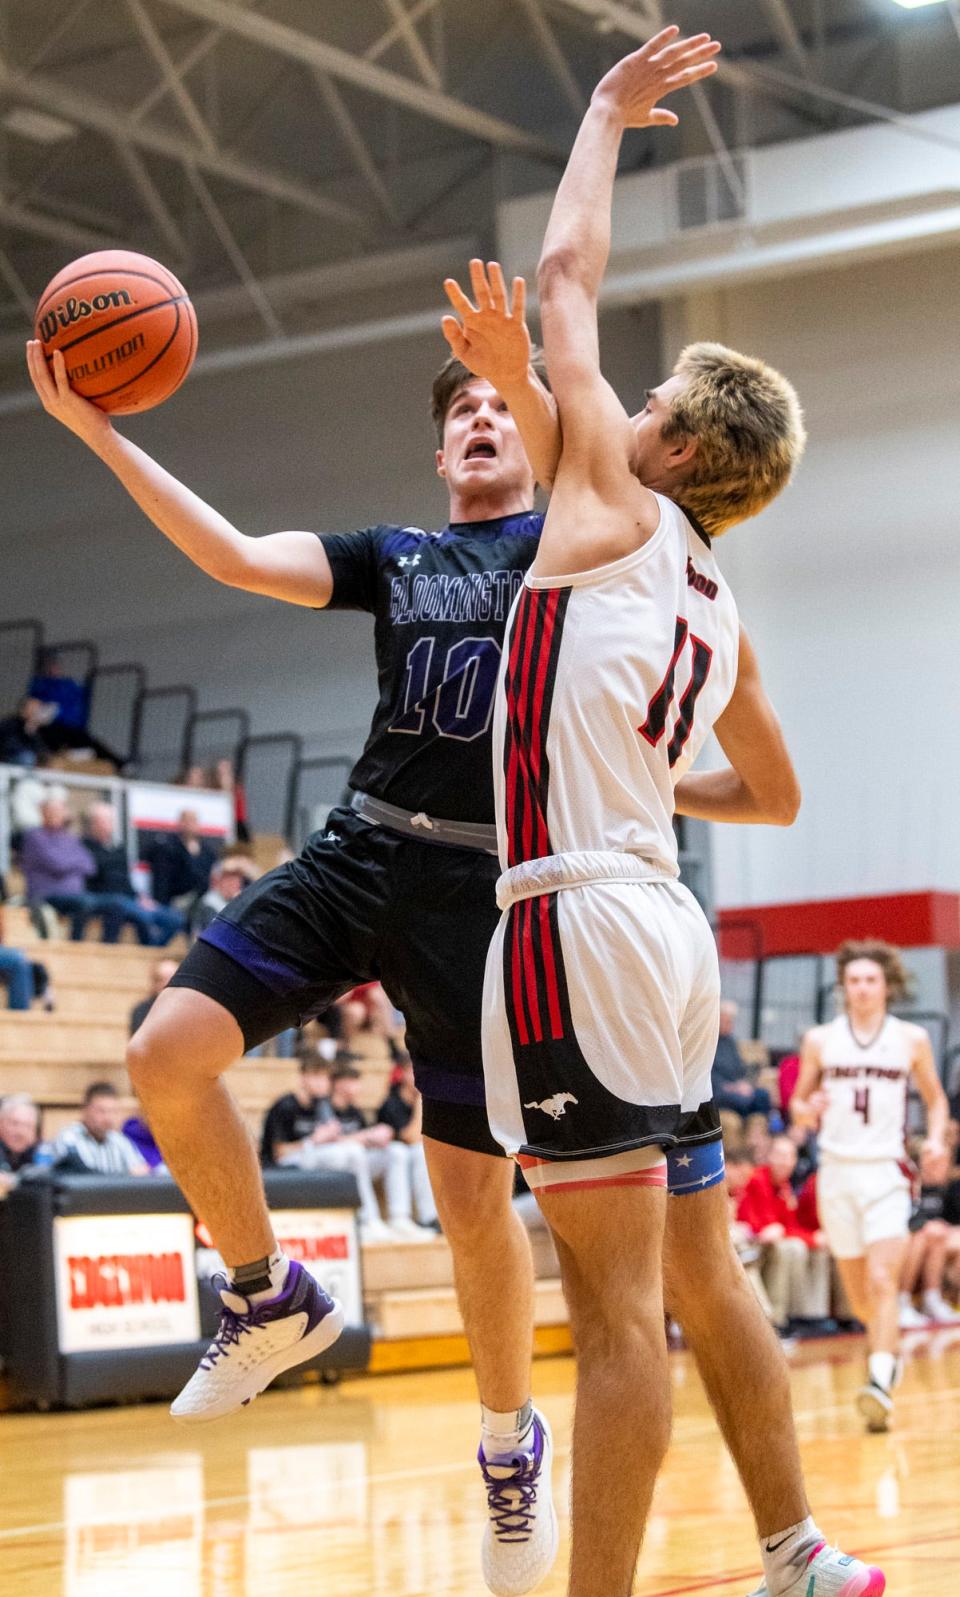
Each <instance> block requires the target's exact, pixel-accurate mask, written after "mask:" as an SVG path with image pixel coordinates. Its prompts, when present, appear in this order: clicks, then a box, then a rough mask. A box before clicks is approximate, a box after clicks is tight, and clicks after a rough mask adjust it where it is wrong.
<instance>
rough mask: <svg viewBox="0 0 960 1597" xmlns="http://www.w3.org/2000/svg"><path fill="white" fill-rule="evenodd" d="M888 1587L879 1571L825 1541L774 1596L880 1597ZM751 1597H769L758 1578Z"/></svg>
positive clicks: (766, 1588) (766, 1589) (764, 1583)
mask: <svg viewBox="0 0 960 1597" xmlns="http://www.w3.org/2000/svg"><path fill="white" fill-rule="evenodd" d="M886 1589H887V1580H886V1576H885V1575H884V1574H883V1572H882V1570H879V1569H873V1568H872V1567H871V1566H870V1565H868V1564H862V1563H861V1562H860V1560H859V1558H850V1557H848V1555H847V1554H846V1553H842V1552H841V1551H840V1549H839V1547H828V1546H827V1543H826V1542H824V1543H823V1544H822V1546H820V1547H818V1548H817V1550H816V1552H815V1553H814V1554H813V1555H812V1557H811V1558H810V1560H809V1562H808V1564H807V1566H806V1568H805V1569H802V1570H801V1571H800V1573H799V1575H798V1576H797V1578H796V1580H795V1581H794V1582H793V1584H792V1586H787V1587H786V1588H785V1589H784V1590H783V1591H780V1592H777V1597H882V1594H883V1592H885V1591H886ZM750 1597H770V1592H769V1590H768V1587H767V1584H766V1581H761V1582H760V1585H759V1586H758V1587H757V1589H756V1591H753V1592H751V1593H750Z"/></svg>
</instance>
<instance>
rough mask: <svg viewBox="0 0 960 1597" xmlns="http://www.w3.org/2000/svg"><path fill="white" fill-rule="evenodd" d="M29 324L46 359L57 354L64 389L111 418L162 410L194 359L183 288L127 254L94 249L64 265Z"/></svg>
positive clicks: (193, 328) (190, 313)
mask: <svg viewBox="0 0 960 1597" xmlns="http://www.w3.org/2000/svg"><path fill="white" fill-rule="evenodd" d="M34 325H35V335H36V337H37V338H38V339H39V340H40V342H41V343H42V345H43V352H44V354H45V355H46V357H47V359H48V360H50V359H51V358H52V356H53V354H54V351H55V350H58V349H59V350H61V351H62V353H63V357H64V360H65V361H66V363H67V377H68V378H69V381H70V386H71V388H73V389H75V391H76V392H77V393H78V394H82V396H83V398H84V399H89V400H92V402H93V404H95V405H97V406H99V408H100V409H101V410H106V411H110V412H111V413H112V414H114V415H121V416H122V415H129V414H130V413H131V412H133V411H138V410H152V409H153V407H154V406H155V405H162V403H163V401H164V400H165V399H169V398H170V395H171V394H174V393H176V391H177V389H178V388H179V387H180V384H181V383H182V382H183V379H184V378H185V377H186V375H187V373H188V371H189V370H190V367H191V366H192V365H193V359H194V356H195V355H196V352H197V318H196V313H195V312H194V309H193V306H192V305H191V303H190V300H189V297H188V295H187V291H186V289H185V288H184V286H183V284H182V283H180V282H178V280H177V278H175V277H174V275H173V273H172V272H170V271H168V270H167V268H166V267H165V266H161V264H160V262H159V261H153V260H151V259H150V257H149V256H148V255H137V254H135V253H134V252H133V251H132V250H97V251H96V252H95V253H94V254H92V255H81V257H80V259H79V260H76V261H72V262H71V264H70V265H69V266H65V267H64V269H63V271H62V272H58V273H57V275H56V277H55V278H54V279H53V281H52V282H50V283H48V285H47V287H46V288H45V290H44V292H43V294H42V295H41V296H40V303H39V304H38V306H37V310H36V316H35V318H34Z"/></svg>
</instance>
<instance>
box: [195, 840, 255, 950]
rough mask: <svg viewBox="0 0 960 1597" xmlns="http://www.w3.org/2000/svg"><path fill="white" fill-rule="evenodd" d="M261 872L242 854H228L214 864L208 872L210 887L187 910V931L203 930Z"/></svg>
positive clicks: (196, 934) (199, 931)
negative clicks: (190, 909) (192, 906)
mask: <svg viewBox="0 0 960 1597" xmlns="http://www.w3.org/2000/svg"><path fill="white" fill-rule="evenodd" d="M259 875H260V872H259V871H258V870H257V867H256V865H255V864H254V862H253V860H252V859H247V858H246V856H245V855H242V854H230V855H228V856H227V857H226V858H225V859H222V860H220V862H219V863H218V864H216V865H214V867H213V869H212V870H211V872H210V886H209V887H208V888H207V891H206V892H205V893H204V895H203V897H202V898H201V899H200V901H199V903H198V904H196V905H195V906H194V908H193V910H192V911H191V913H190V930H191V931H192V932H193V934H194V936H197V937H198V936H199V935H200V933H201V932H205V931H206V929H207V927H208V926H209V925H210V924H211V923H212V922H213V921H215V920H216V918H217V916H218V915H219V913H220V911H221V910H222V909H226V907H227V905H228V904H231V903H232V902H233V900H234V899H235V898H239V896H240V894H241V893H242V892H243V889H244V888H245V887H248V886H249V885H250V883H251V882H255V881H256V880H257V878H258V877H259Z"/></svg>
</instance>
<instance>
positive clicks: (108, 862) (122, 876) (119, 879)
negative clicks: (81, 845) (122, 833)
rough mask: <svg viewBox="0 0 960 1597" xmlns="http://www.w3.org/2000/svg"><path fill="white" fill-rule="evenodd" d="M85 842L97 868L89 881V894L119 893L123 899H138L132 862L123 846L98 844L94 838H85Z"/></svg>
mask: <svg viewBox="0 0 960 1597" xmlns="http://www.w3.org/2000/svg"><path fill="white" fill-rule="evenodd" d="M84 842H85V843H86V845H87V848H88V849H89V850H90V852H91V854H92V855H93V858H94V861H95V863H96V867H97V869H96V874H95V875H94V876H91V877H89V878H88V880H87V892H88V893H117V894H119V896H120V897H121V898H136V896H137V894H136V890H135V888H134V885H133V883H132V882H131V880H130V861H129V860H128V859H127V851H126V849H125V848H124V847H123V845H122V844H121V843H117V844H115V845H113V846H110V845H109V844H107V843H98V842H97V840H96V838H92V837H86V838H84Z"/></svg>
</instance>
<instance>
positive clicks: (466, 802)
mask: <svg viewBox="0 0 960 1597" xmlns="http://www.w3.org/2000/svg"><path fill="white" fill-rule="evenodd" d="M542 530H543V517H542V516H541V515H538V514H536V513H534V512H533V511H527V512H525V513H524V514H522V515H517V516H501V517H498V518H497V519H496V520H493V521H471V522H454V523H453V524H452V525H451V526H449V527H445V528H444V529H443V531H442V532H438V533H429V532H423V531H421V530H420V529H419V528H417V527H384V526H381V527H369V528H368V529H367V530H366V531H365V532H356V533H350V534H347V535H346V536H340V535H339V534H335V533H334V534H331V533H322V534H321V535H320V538H321V542H322V544H323V547H324V549H325V550H326V552H327V558H328V559H329V561H330V567H331V570H332V571H333V597H332V598H331V600H330V607H331V608H332V609H337V610H368V611H370V612H371V613H372V614H373V615H374V616H375V618H376V652H377V674H378V678H379V683H380V699H379V702H378V704H377V707H376V709H375V711H374V715H373V723H372V725H371V728H370V734H369V736H368V738H367V742H366V745H365V747H364V750H363V753H362V755H361V756H360V759H359V760H358V761H357V764H356V765H355V766H354V768H353V771H352V772H351V774H350V786H351V787H353V788H356V789H358V790H360V791H361V792H364V793H370V794H372V795H373V797H374V798H378V799H382V800H383V801H384V803H387V804H396V805H398V806H399V807H400V808H401V809H405V810H411V811H413V812H418V811H421V810H422V811H424V812H425V813H426V814H427V815H434V816H436V817H437V818H438V819H441V820H448V821H475V822H478V823H481V824H482V823H487V824H490V823H492V822H493V819H494V809H493V758H492V752H491V747H490V729H491V722H492V718H493V700H494V693H495V691H496V685H497V677H498V675H499V670H500V653H501V649H502V646H503V635H504V631H505V628H506V622H507V616H508V615H509V613H510V606H511V605H512V603H513V600H514V598H515V597H516V594H517V592H518V590H519V588H520V586H521V584H522V582H523V574H524V572H525V571H526V570H527V569H528V568H529V567H530V566H531V565H532V564H533V559H534V556H535V554H536V552H537V543H538V540H539V538H540V534H541V532H542Z"/></svg>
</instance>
